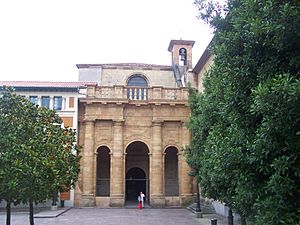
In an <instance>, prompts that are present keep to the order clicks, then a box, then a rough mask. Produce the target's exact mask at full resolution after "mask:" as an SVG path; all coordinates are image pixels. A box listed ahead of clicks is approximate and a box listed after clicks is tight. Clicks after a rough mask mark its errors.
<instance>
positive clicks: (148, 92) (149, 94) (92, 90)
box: [87, 85, 188, 100]
mask: <svg viewBox="0 0 300 225" xmlns="http://www.w3.org/2000/svg"><path fill="white" fill-rule="evenodd" d="M87 97H94V98H101V99H130V100H152V99H153V100H154V99H161V100H187V99H188V89H187V88H163V87H146V88H144V87H125V86H118V85H115V86H112V87H109V86H88V87H87Z"/></svg>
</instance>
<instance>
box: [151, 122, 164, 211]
mask: <svg viewBox="0 0 300 225" xmlns="http://www.w3.org/2000/svg"><path fill="white" fill-rule="evenodd" d="M150 163H151V166H150V167H151V179H150V198H151V205H152V206H154V207H164V206H165V198H164V193H163V184H164V182H163V171H164V165H163V149H162V122H161V121H153V122H152V155H151V161H150Z"/></svg>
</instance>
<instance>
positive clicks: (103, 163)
mask: <svg viewBox="0 0 300 225" xmlns="http://www.w3.org/2000/svg"><path fill="white" fill-rule="evenodd" d="M96 174H97V178H96V196H109V195H110V150H109V148H108V147H106V146H101V147H100V148H98V150H97V172H96Z"/></svg>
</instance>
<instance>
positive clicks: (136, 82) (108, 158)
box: [75, 40, 207, 207]
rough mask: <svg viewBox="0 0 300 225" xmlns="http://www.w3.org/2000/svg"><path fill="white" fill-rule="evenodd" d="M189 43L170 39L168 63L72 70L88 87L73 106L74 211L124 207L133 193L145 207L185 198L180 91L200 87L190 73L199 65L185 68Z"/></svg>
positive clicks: (188, 185)
mask: <svg viewBox="0 0 300 225" xmlns="http://www.w3.org/2000/svg"><path fill="white" fill-rule="evenodd" d="M193 45H194V41H187V40H172V41H171V42H170V44H169V48H168V51H169V52H170V53H171V59H172V63H171V65H169V66H165V65H150V64H138V63H134V64H133V63H124V64H122V63H121V64H78V65H77V67H78V69H79V81H80V82H89V85H88V86H87V95H86V97H84V98H80V99H79V103H78V138H79V140H78V141H79V144H80V145H81V146H82V151H81V155H82V159H81V172H80V177H79V181H78V185H77V187H76V190H75V206H100V207H108V206H112V207H114V206H125V205H126V204H128V203H130V202H133V201H134V202H136V201H137V196H138V193H139V192H140V191H143V192H144V193H145V195H146V204H149V205H151V206H152V207H166V206H180V205H185V204H187V203H189V202H191V201H192V200H193V198H194V193H195V190H196V188H195V182H194V180H193V177H191V176H189V171H190V168H189V166H188V165H187V163H186V161H185V156H184V147H185V146H186V145H187V144H188V143H189V141H190V133H189V130H188V128H187V122H188V117H189V114H190V109H189V107H188V89H187V87H186V86H187V83H190V84H191V85H192V87H195V88H198V89H200V88H199V87H200V86H201V85H202V83H201V78H200V77H199V76H198V73H199V72H200V70H201V69H202V67H203V66H204V64H203V62H206V61H207V59H205V61H203V62H200V61H201V60H200V61H199V62H198V63H197V65H196V66H195V68H192V48H193ZM200 67H201V68H200Z"/></svg>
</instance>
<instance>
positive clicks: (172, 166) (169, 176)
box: [164, 146, 179, 196]
mask: <svg viewBox="0 0 300 225" xmlns="http://www.w3.org/2000/svg"><path fill="white" fill-rule="evenodd" d="M178 153H179V150H178V148H177V147H175V146H168V147H167V148H166V149H165V150H164V156H165V159H164V161H165V163H164V172H165V174H164V177H165V196H179V179H178Z"/></svg>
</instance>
